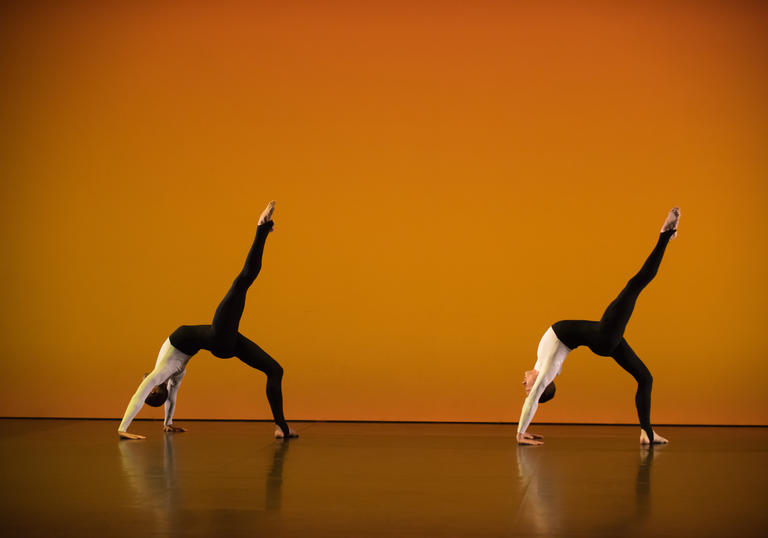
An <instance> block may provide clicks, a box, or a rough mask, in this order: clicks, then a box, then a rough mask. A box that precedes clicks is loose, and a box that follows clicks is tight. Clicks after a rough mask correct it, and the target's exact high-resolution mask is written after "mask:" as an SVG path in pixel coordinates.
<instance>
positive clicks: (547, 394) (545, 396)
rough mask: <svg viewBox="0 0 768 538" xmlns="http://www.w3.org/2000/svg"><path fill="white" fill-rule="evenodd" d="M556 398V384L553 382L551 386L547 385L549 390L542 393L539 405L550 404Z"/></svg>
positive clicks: (546, 389)
mask: <svg viewBox="0 0 768 538" xmlns="http://www.w3.org/2000/svg"><path fill="white" fill-rule="evenodd" d="M554 397H555V382H554V381H552V382H551V383H550V384H549V385H547V388H545V389H544V392H542V393H541V396H540V397H539V403H544V402H548V401H549V400H551V399H552V398H554Z"/></svg>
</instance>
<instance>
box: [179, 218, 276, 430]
mask: <svg viewBox="0 0 768 538" xmlns="http://www.w3.org/2000/svg"><path fill="white" fill-rule="evenodd" d="M272 226H273V223H272V221H269V222H265V223H264V224H262V225H261V226H259V227H258V228H257V229H256V238H255V239H254V240H253V245H252V246H251V250H250V251H249V252H248V256H247V257H246V258H245V265H244V266H243V270H242V271H240V274H238V275H237V277H236V278H235V281H234V282H233V283H232V286H231V287H230V288H229V291H228V292H227V294H226V295H225V296H224V299H222V301H221V303H219V306H218V307H217V308H216V313H215V314H214V315H213V322H212V323H211V324H210V325H182V326H181V327H179V328H178V329H176V330H175V331H173V334H171V336H170V338H169V339H170V341H171V344H172V345H173V347H175V348H176V349H178V350H179V351H181V352H182V353H185V354H186V355H194V354H195V353H197V352H198V351H200V350H201V349H205V350H207V351H210V352H211V353H212V354H213V355H215V356H216V357H219V358H220V359H228V358H230V357H237V358H238V359H240V360H241V361H243V362H244V363H245V364H247V365H248V366H251V367H253V368H256V369H257V370H261V371H262V372H264V373H265V374H267V400H269V406H270V408H271V409H272V416H273V417H274V418H275V423H276V424H277V425H278V426H279V427H280V429H281V430H283V434H284V435H285V436H286V437H288V424H287V423H286V421H285V416H284V415H283V392H282V388H281V385H282V380H283V369H282V367H281V366H280V365H279V364H278V363H277V361H276V360H275V359H273V358H272V357H270V356H269V355H268V354H267V352H266V351H264V350H263V349H261V348H260V347H259V346H257V345H256V344H255V343H253V342H251V341H250V340H248V339H247V338H246V337H245V336H243V335H242V334H240V333H239V332H238V330H237V329H238V326H239V325H240V318H241V317H242V316H243V310H244V309H245V295H246V293H248V288H249V287H250V286H251V284H253V281H254V280H256V277H257V276H258V274H259V271H260V270H261V257H262V255H263V254H264V244H265V243H266V240H267V235H269V232H270V231H272Z"/></svg>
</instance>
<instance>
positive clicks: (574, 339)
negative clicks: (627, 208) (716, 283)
mask: <svg viewBox="0 0 768 538" xmlns="http://www.w3.org/2000/svg"><path fill="white" fill-rule="evenodd" d="M674 233H675V230H668V231H666V232H662V233H661V235H659V241H658V242H657V243H656V246H655V247H654V249H653V251H652V252H651V255H650V256H648V259H647V260H645V263H644V264H643V267H642V268H641V269H640V271H639V272H638V273H637V274H636V275H635V276H633V277H632V278H630V279H629V282H628V283H627V285H626V286H625V287H624V289H623V290H621V293H619V296H618V297H616V299H614V300H613V302H612V303H611V304H609V305H608V308H606V309H605V313H603V317H601V318H600V321H586V320H564V321H558V322H557V323H555V324H554V325H552V330H554V331H555V334H556V335H557V337H558V338H559V339H560V341H561V342H562V343H563V344H565V345H566V346H568V347H569V348H571V349H575V348H577V347H579V346H587V347H589V349H591V350H592V351H593V352H594V353H596V354H597V355H601V356H603V357H612V358H613V359H614V360H615V361H616V362H617V363H619V366H621V367H622V368H624V369H625V370H626V371H627V372H629V373H630V374H631V375H632V377H634V378H635V380H636V381H637V393H636V394H635V405H636V406H637V416H638V418H639V419H640V427H641V428H642V429H643V430H645V433H646V434H648V439H649V440H650V441H651V443H653V429H652V428H651V387H652V385H653V377H652V376H651V372H649V371H648V368H647V367H646V366H645V364H643V361H641V360H640V358H639V357H638V356H637V355H636V354H635V352H634V351H632V348H631V347H629V344H628V343H627V341H626V340H625V339H624V329H625V328H626V327H627V323H628V322H629V318H630V317H631V316H632V310H633V309H634V308H635V302H636V301H637V297H638V296H639V295H640V292H641V291H643V288H645V287H646V286H647V285H648V283H649V282H650V281H651V280H653V277H655V276H656V273H657V272H658V270H659V265H660V264H661V259H662V258H663V257H664V250H665V249H666V247H667V243H668V242H669V239H670V238H671V237H672V235H673V234H674Z"/></svg>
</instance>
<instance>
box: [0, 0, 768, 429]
mask: <svg viewBox="0 0 768 538" xmlns="http://www.w3.org/2000/svg"><path fill="white" fill-rule="evenodd" d="M469 4H471V6H470V5H466V3H463V2H455V3H454V2H437V1H434V2H383V1H382V2H377V3H367V2H364V3H362V5H361V3H359V2H290V3H286V2H274V3H261V4H253V3H246V2H243V3H228V4H224V3H200V4H187V3H184V5H181V4H179V3H176V2H165V3H162V2H160V3H156V2H151V3H139V4H136V3H130V2H125V3H112V4H110V3H93V2H82V3H75V2H72V3H63V4H59V3H48V4H46V5H39V4H37V3H34V5H32V3H25V2H18V3H15V4H14V3H11V2H5V3H3V5H2V8H0V9H1V10H2V14H1V16H0V20H2V22H1V23H0V24H1V25H2V28H0V42H1V44H2V47H1V50H2V53H1V55H2V59H1V61H2V64H1V67H2V78H3V81H4V82H3V83H2V85H0V92H2V102H1V103H0V107H2V109H1V111H2V118H3V124H4V127H3V130H2V134H1V135H0V136H2V160H1V162H2V164H1V165H0V166H1V169H2V179H3V181H2V241H3V252H4V256H3V259H4V262H3V263H2V265H1V266H0V277H2V280H3V312H2V337H3V348H2V375H3V378H4V379H5V384H4V388H3V391H1V392H0V415H4V416H63V417H118V416H121V415H122V413H123V410H124V408H125V404H126V403H127V401H128V399H129V397H130V396H131V394H132V392H133V391H134V390H135V388H136V386H137V384H138V383H139V381H140V379H141V375H142V374H143V373H144V372H146V371H149V370H150V369H151V368H152V366H153V364H154V361H155V358H156V354H157V351H158V349H159V347H160V345H161V344H162V342H163V340H164V339H165V338H166V337H167V336H168V334H169V333H170V332H171V331H172V330H173V329H175V328H176V327H177V326H178V325H180V324H182V323H208V322H209V321H210V318H211V316H212V315H213V311H214V309H215V307H216V304H217V303H218V301H219V299H220V298H221V297H222V296H223V294H224V293H225V291H226V289H227V288H228V286H229V284H230V282H231V280H232V279H233V277H234V276H235V274H236V273H237V272H238V270H239V269H240V266H241V264H242V261H243V259H244V256H245V254H246V252H247V249H248V247H249V246H250V242H251V239H252V237H253V233H254V229H255V224H256V219H257V217H258V214H259V212H260V211H261V210H262V208H263V207H264V205H265V204H266V202H267V201H268V200H270V199H273V198H274V199H276V200H277V201H278V206H277V213H276V218H275V221H276V224H277V226H276V227H277V231H276V233H275V234H274V235H273V236H271V237H270V239H269V241H268V244H267V249H266V254H265V259H264V268H263V270H262V274H261V275H260V277H259V279H258V280H257V282H256V283H255V285H254V286H253V288H252V289H251V291H250V294H249V296H248V304H247V307H246V312H245V316H244V318H243V321H242V324H241V331H242V332H243V333H244V334H246V335H247V336H249V337H250V338H251V339H253V340H254V341H256V342H257V343H259V344H260V345H261V346H262V347H264V348H265V349H266V350H267V351H268V352H270V353H271V354H272V355H273V356H274V357H275V358H276V359H277V360H278V361H279V362H281V364H282V365H283V366H284V367H285V370H286V377H285V396H286V411H287V414H288V417H289V418H296V419H299V418H304V419H371V420H380V419H389V420H470V421H486V420H491V421H495V420H504V421H515V420H517V418H518V416H519V412H520V404H521V403H522V397H521V396H522V393H521V388H520V382H521V379H522V372H523V370H525V369H528V368H530V367H531V366H532V365H533V363H534V361H535V359H536V357H535V352H536V347H537V345H538V341H539V338H540V337H541V335H542V334H543V333H544V331H545V330H546V329H547V327H548V326H549V325H550V324H551V323H553V322H554V321H557V320H559V319H564V318H587V319H589V318H592V319H596V318H599V316H600V315H601V313H602V311H603V309H604V308H605V306H606V305H607V304H608V302H610V301H611V300H612V299H613V298H614V297H615V295H616V294H617V293H618V291H619V290H620V289H621V287H622V286H623V285H624V283H625V282H626V280H627V279H628V278H629V277H630V276H631V275H632V274H633V273H634V271H636V270H637V269H638V268H639V266H640V264H641V263H642V261H643V260H644V259H645V257H646V255H647V254H648V253H649V251H650V249H651V247H652V246H653V244H654V242H655V240H656V234H657V232H658V229H659V227H660V225H661V223H662V221H663V219H664V216H665V214H666V212H667V210H668V209H669V208H670V207H671V206H672V205H674V204H679V205H680V206H681V207H682V211H683V220H682V226H681V229H680V236H679V238H678V239H676V240H675V241H673V242H672V243H671V245H670V247H669V249H668V251H667V256H666V257H665V259H664V262H663V264H662V269H661V272H660V274H659V276H658V278H657V279H656V280H655V281H654V282H653V283H652V285H651V286H650V287H649V288H648V289H647V290H646V291H645V292H644V293H643V295H642V297H641V299H640V301H639V302H638V305H637V308H636V310H635V315H634V317H633V318H632V322H631V323H630V325H629V328H628V330H627V334H626V336H627V339H628V340H629V342H630V343H631V344H632V346H633V347H634V349H635V350H636V351H637V353H638V354H639V355H640V357H641V358H642V359H643V360H644V361H645V362H646V364H647V365H648V367H649V368H650V369H651V371H652V372H653V374H654V377H655V384H654V400H653V419H654V421H655V422H662V423H663V422H668V423H670V422H671V423H729V424H730V423H732V424H768V401H767V397H766V392H765V390H764V389H763V386H764V383H765V381H764V380H765V377H766V374H768V357H766V351H765V350H766V344H765V341H764V337H763V335H764V333H765V327H766V321H767V319H766V318H767V316H766V308H765V305H766V299H767V298H768V297H767V295H768V294H767V293H766V269H767V267H766V265H767V264H766V254H767V253H766V248H767V246H768V242H766V233H765V232H766V230H767V229H768V227H767V226H766V224H767V223H766V220H767V217H766V211H765V207H766V204H767V203H768V199H767V198H768V197H767V196H766V194H767V193H768V187H766V154H765V147H766V142H767V140H766V126H767V125H768V121H766V120H768V117H766V107H767V106H768V105H766V103H767V102H768V101H767V100H766V97H767V96H766V88H768V85H767V83H768V80H767V75H768V68H767V66H768V64H767V63H766V62H765V57H766V52H767V51H766V48H767V47H766V45H767V44H768V37H766V33H765V31H764V30H765V25H766V22H767V19H768V17H767V15H768V7H766V6H765V4H761V3H748V2H738V3H734V2H727V1H722V2H707V3H700V2H690V3H680V2H651V3H648V2H635V3H627V2H623V3H619V4H617V3H614V2H605V3H602V2H596V3H579V5H574V3H570V2H547V3H535V5H527V6H523V5H511V4H510V3H507V2H498V3H495V2H472V3H469ZM558 379H559V382H558V389H559V391H558V398H556V399H555V400H554V401H553V402H552V403H551V404H548V405H546V406H542V407H541V408H540V411H539V413H538V415H537V419H538V420H542V421H574V422H580V421H587V422H633V421H635V420H636V419H635V410H634V387H635V383H634V381H633V380H632V378H631V377H630V376H629V375H628V374H626V373H625V372H623V371H622V370H621V369H619V367H618V366H617V365H615V364H614V363H613V361H612V360H611V359H606V358H601V357H596V356H594V355H592V354H591V353H590V352H589V351H588V350H585V349H579V350H577V351H576V352H574V353H573V354H572V355H571V356H570V357H569V358H568V360H567V361H566V363H565V367H564V369H563V375H561V376H560V378H558ZM159 414H160V412H159V411H158V410H144V411H142V414H140V415H139V416H140V417H150V416H159ZM177 416H178V417H179V418H185V417H187V418H193V417H196V418H267V417H269V414H268V408H267V403H266V399H265V397H264V377H263V375H262V374H260V373H259V372H257V371H254V370H250V369H249V368H248V367H246V366H245V365H244V364H242V363H240V362H239V361H237V360H236V359H231V360H226V361H224V360H220V359H215V358H213V357H212V356H211V355H210V354H208V353H207V352H201V353H200V354H199V355H198V356H196V357H195V358H194V359H192V361H191V363H190V365H189V367H188V375H187V377H186V379H185V381H184V385H183V387H182V389H181V392H180V396H179V406H178V411H177Z"/></svg>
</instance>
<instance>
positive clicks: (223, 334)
mask: <svg viewBox="0 0 768 538" xmlns="http://www.w3.org/2000/svg"><path fill="white" fill-rule="evenodd" d="M274 210H275V202H274V201H272V202H270V203H269V205H268V206H267V208H266V209H265V210H264V212H263V213H262V214H261V217H260V218H259V224H258V226H257V228H256V237H255V238H254V240H253V245H251V250H250V251H248V256H247V257H246V258H245V265H244V266H243V269H242V271H240V274H238V275H237V277H235V281H234V282H233V283H232V286H231V287H230V288H229V291H227V294H226V295H225V296H224V299H222V301H221V302H220V303H219V306H218V307H217V308H216V313H215V314H214V315H213V322H212V323H211V327H212V333H213V334H212V336H213V342H214V345H213V347H214V349H211V352H212V353H213V354H214V355H216V356H217V357H221V358H229V357H232V356H233V355H234V354H235V346H236V344H237V329H238V326H239V325H240V318H241V317H242V316H243V310H244V309H245V295H246V293H248V288H250V287H251V284H253V281H254V280H256V277H257V276H258V275H259V271H261V258H262V256H263V254H264V245H265V243H266V241H267V236H268V235H269V232H271V231H272V227H273V226H274V224H273V222H272V213H273V212H274Z"/></svg>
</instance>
